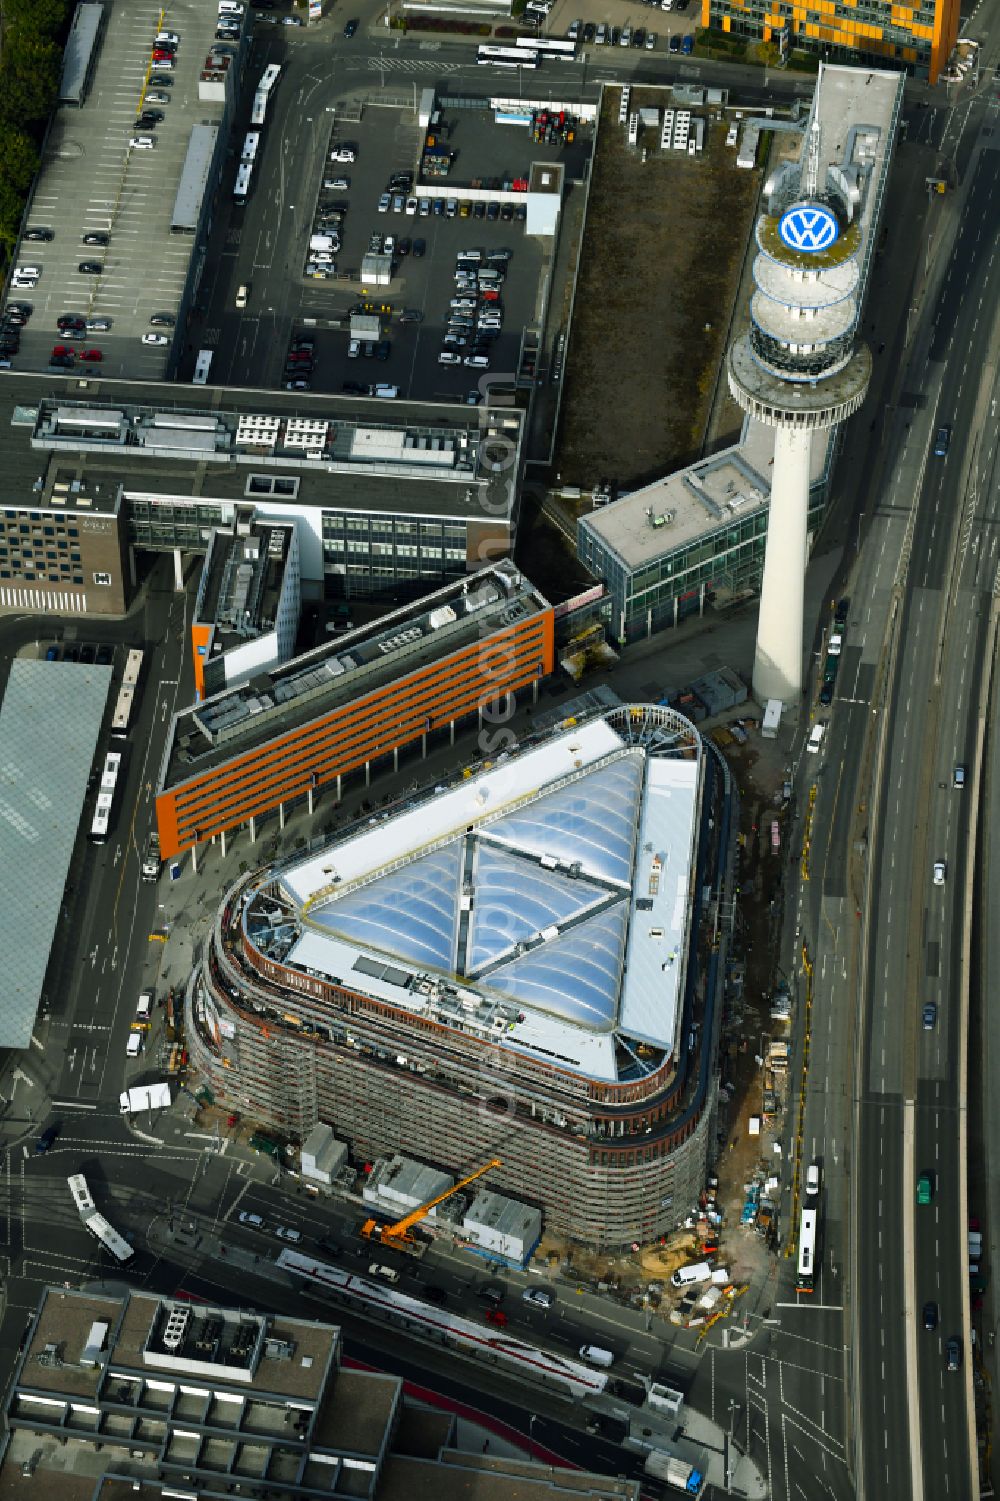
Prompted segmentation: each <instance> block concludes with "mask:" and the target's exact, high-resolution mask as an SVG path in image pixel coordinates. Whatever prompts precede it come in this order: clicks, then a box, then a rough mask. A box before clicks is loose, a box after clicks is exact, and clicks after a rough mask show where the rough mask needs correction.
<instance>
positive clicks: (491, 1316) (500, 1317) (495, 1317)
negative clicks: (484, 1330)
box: [486, 1308, 507, 1329]
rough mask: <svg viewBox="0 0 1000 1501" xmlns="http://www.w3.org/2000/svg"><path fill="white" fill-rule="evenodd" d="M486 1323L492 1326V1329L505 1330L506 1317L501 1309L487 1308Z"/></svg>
mask: <svg viewBox="0 0 1000 1501" xmlns="http://www.w3.org/2000/svg"><path fill="white" fill-rule="evenodd" d="M486 1322H487V1324H492V1325H493V1327H494V1329H506V1327H507V1315H506V1314H505V1313H504V1311H503V1309H502V1308H487V1310H486Z"/></svg>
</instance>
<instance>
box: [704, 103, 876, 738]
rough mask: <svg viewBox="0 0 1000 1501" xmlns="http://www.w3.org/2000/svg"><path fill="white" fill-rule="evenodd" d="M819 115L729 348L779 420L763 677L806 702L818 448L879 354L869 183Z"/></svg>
mask: <svg viewBox="0 0 1000 1501" xmlns="http://www.w3.org/2000/svg"><path fill="white" fill-rule="evenodd" d="M821 160H822V128H821V125H820V122H819V120H818V119H817V118H815V116H814V118H813V120H812V122H811V124H810V126H809V127H808V130H807V132H806V143H805V153H804V160H803V161H802V162H801V163H786V164H785V166H784V167H782V168H780V169H779V170H778V172H777V173H776V174H775V176H774V177H773V178H772V179H771V180H770V181H769V182H768V184H767V188H766V194H767V212H766V213H764V214H762V215H761V216H760V218H759V219H758V221H757V230H756V238H757V247H758V251H759V254H758V255H757V257H756V259H755V261H754V267H753V277H754V282H755V287H756V290H755V291H754V294H753V298H752V300H751V304H750V316H751V327H750V331H749V333H747V334H744V335H743V336H742V337H741V338H739V339H737V341H736V342H735V344H733V346H732V348H731V349H730V351H729V388H730V390H731V391H732V393H733V396H734V397H735V399H736V400H737V401H738V402H739V404H740V406H741V407H742V408H743V410H744V411H746V412H749V413H750V414H751V415H752V416H754V417H756V418H757V419H758V421H760V422H763V423H765V424H766V425H767V426H768V427H773V428H774V429H775V436H774V469H773V474H772V479H771V509H770V514H769V516H768V523H767V549H766V552H765V554H764V577H763V581H762V584H761V595H760V617H759V620H758V624H757V650H756V654H755V656H754V668H753V686H754V692H755V694H756V696H757V698H758V699H759V700H760V701H761V702H762V703H764V702H766V701H767V700H768V699H781V700H782V701H783V702H784V703H785V704H786V705H787V706H788V708H789V710H791V709H794V708H795V707H796V706H797V705H798V702H799V699H800V697H801V694H802V601H803V589H804V585H805V567H806V546H807V515H808V507H809V473H810V448H811V446H812V435H813V433H814V432H816V431H817V430H818V429H821V428H829V427H833V426H834V425H835V424H836V423H838V422H843V421H844V420H845V418H847V417H850V416H851V415H852V414H853V413H854V412H856V411H857V410H858V407H860V405H861V403H862V402H863V401H864V399H865V392H866V391H867V389H868V380H869V377H870V375H871V354H870V352H869V350H868V349H867V347H866V346H865V345H863V344H862V345H857V346H856V345H855V342H854V335H855V330H856V327H857V321H858V311H859V308H858V286H859V282H860V279H861V268H860V265H859V260H860V255H861V248H862V233H861V225H860V223H859V215H860V209H859V202H860V197H861V193H860V191H859V189H861V188H863V183H862V182H860V181H859V179H858V177H857V175H856V174H855V171H854V169H852V168H851V167H846V168H845V166H843V165H828V166H827V169H826V173H825V180H824V182H823V183H822V184H820V181H819V178H820V163H821Z"/></svg>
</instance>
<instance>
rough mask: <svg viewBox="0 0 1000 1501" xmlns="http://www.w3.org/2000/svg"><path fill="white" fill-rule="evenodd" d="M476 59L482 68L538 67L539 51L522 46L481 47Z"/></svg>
mask: <svg viewBox="0 0 1000 1501" xmlns="http://www.w3.org/2000/svg"><path fill="white" fill-rule="evenodd" d="M476 61H477V62H478V63H479V66H480V67H481V68H526V69H528V71H529V72H530V71H531V69H533V68H537V67H538V54H537V52H529V51H528V49H527V48H522V47H480V49H479V52H478V55H477V58H476Z"/></svg>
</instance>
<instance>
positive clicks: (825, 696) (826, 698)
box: [819, 683, 833, 708]
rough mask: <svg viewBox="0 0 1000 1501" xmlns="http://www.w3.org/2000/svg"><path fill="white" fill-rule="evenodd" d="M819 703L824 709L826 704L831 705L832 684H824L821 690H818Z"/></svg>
mask: <svg viewBox="0 0 1000 1501" xmlns="http://www.w3.org/2000/svg"><path fill="white" fill-rule="evenodd" d="M819 701H820V703H821V704H822V705H823V707H824V708H826V706H827V705H828V704H832V703H833V684H832V683H824V684H823V686H822V688H821V689H820V690H819Z"/></svg>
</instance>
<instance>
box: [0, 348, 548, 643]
mask: <svg viewBox="0 0 1000 1501" xmlns="http://www.w3.org/2000/svg"><path fill="white" fill-rule="evenodd" d="M53 391H55V392H56V393H57V394H53ZM85 398H86V399H85ZM522 421H523V417H522V414H521V413H520V412H519V411H517V410H514V409H509V410H508V409H505V410H501V411H493V410H490V409H484V408H482V407H479V408H471V407H456V406H455V405H453V404H448V405H446V406H438V405H436V404H434V403H416V402H389V401H377V400H367V399H364V398H360V399H357V398H351V399H347V398H342V397H332V398H327V397H323V396H320V395H316V396H313V395H309V394H303V395H300V396H294V397H293V396H291V395H289V394H287V393H285V392H281V393H268V392H262V391H229V390H219V389H216V388H207V387H206V388H203V387H198V386H189V387H184V388H179V387H177V386H166V385H164V386H155V385H151V386H142V387H141V388H140V387H138V386H136V385H129V384H128V383H125V382H114V381H103V380H102V381H101V383H100V388H99V391H97V392H91V391H89V390H84V389H83V388H82V384H81V382H80V381H79V380H71V379H63V378H61V377H59V376H55V375H48V376H45V377H39V376H32V375H23V374H18V375H9V376H7V377H5V379H4V380H3V381H2V382H0V426H3V427H5V428H8V427H9V428H11V429H12V430H13V431H12V432H11V438H10V442H9V443H8V444H7V446H6V449H5V461H6V467H5V475H4V503H3V515H2V519H3V520H4V521H5V522H6V526H5V528H4V531H5V533H6V535H5V536H4V537H2V538H0V546H2V547H5V548H6V551H5V552H0V609H8V610H14V609H17V610H24V609H33V610H39V611H48V612H51V613H59V614H72V613H83V612H87V611H92V610H102V611H105V612H108V613H118V614H121V613H123V611H124V609H125V607H126V605H127V603H128V594H129V592H130V590H131V589H132V588H133V587H134V583H135V577H136V567H135V554H136V553H137V552H140V551H141V552H154V553H155V552H169V553H173V555H174V558H175V565H176V576H177V578H178V580H180V578H181V571H182V570H181V562H182V558H183V556H184V554H190V553H199V554H204V553H205V552H206V551H207V549H208V547H209V545H210V543H211V541H212V538H213V536H214V534H215V532H216V530H217V529H219V528H222V529H224V530H228V531H232V530H233V528H234V526H236V523H237V517H238V516H240V517H245V515H246V512H247V511H248V510H250V511H251V513H252V516H253V518H254V519H256V520H258V521H261V522H264V521H271V522H275V523H279V524H280V523H284V524H286V525H294V526H295V528H296V531H297V534H298V562H297V568H298V572H299V575H300V578H301V589H302V595H303V597H304V598H305V599H323V598H327V597H329V598H342V597H348V598H353V597H362V598H364V597H374V598H383V599H389V600H392V599H405V598H411V597H413V596H414V595H415V594H419V593H422V592H426V590H428V589H431V588H433V587H435V586H436V585H437V584H440V583H442V582H444V581H445V580H447V579H450V578H461V577H464V576H465V575H466V574H468V573H472V572H475V571H476V570H477V569H479V568H481V567H484V566H486V565H488V564H489V563H491V562H495V561H497V559H499V558H502V557H505V556H507V555H508V554H509V553H510V551H511V550H512V547H513V538H514V531H515V528H516V519H517V518H516V504H517V494H518V480H519V476H520V466H521V434H522ZM56 516H59V517H62V518H63V519H64V521H65V527H64V528H62V529H61V528H60V527H59V525H58V523H57V521H56V520H55V519H54V518H55V517H56ZM22 527H26V528H27V530H26V531H23V530H22ZM47 527H48V528H51V531H47V530H46V528H47ZM36 532H37V536H36V535H35V533H36ZM60 543H65V546H61V545H60ZM50 554H51V556H50ZM123 559H124V560H127V564H128V566H127V567H125V566H123ZM123 572H124V574H125V578H124V580H123V578H122V574H123ZM109 579H110V582H108V580H109Z"/></svg>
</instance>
